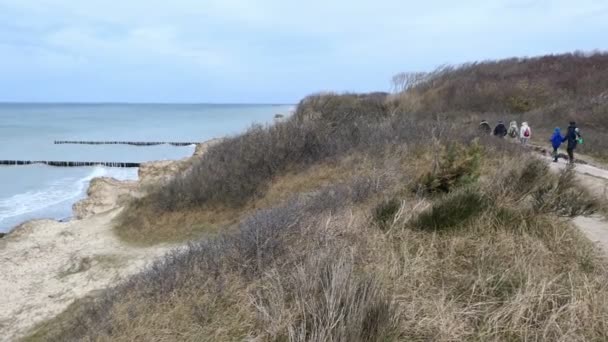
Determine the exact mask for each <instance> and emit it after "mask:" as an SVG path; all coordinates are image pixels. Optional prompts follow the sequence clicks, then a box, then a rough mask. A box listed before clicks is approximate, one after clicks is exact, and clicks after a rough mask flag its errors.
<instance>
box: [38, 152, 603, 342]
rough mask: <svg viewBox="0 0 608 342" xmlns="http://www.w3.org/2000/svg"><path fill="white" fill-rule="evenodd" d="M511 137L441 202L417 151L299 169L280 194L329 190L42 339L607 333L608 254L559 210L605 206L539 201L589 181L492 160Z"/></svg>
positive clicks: (245, 226) (68, 318)
mask: <svg viewBox="0 0 608 342" xmlns="http://www.w3.org/2000/svg"><path fill="white" fill-rule="evenodd" d="M471 148H472V149H475V148H479V147H476V146H472V147H471ZM503 148H504V149H510V148H512V147H509V146H507V147H503V146H501V145H497V146H496V147H493V146H491V145H488V146H486V147H485V148H483V149H482V150H481V152H480V153H481V155H480V158H481V159H480V161H479V162H480V165H479V170H480V171H479V172H480V175H479V178H477V179H476V180H475V181H474V182H473V183H465V184H460V185H457V186H455V188H454V189H453V190H452V191H450V192H449V193H448V194H446V195H432V196H431V197H427V198H422V197H419V196H418V195H417V194H415V193H412V192H411V191H410V190H409V189H411V188H412V187H413V186H414V184H412V183H415V182H417V181H418V179H420V177H421V176H422V175H423V174H424V173H425V172H426V171H425V170H424V169H423V168H422V167H420V168H419V169H417V170H409V171H408V172H404V173H405V174H410V176H411V177H405V178H404V177H401V175H400V174H399V172H398V170H399V169H400V167H401V165H407V158H408V157H409V156H410V155H411V154H412V153H413V151H410V152H412V153H403V154H397V156H401V157H400V158H403V159H404V160H398V161H393V160H391V161H390V162H388V161H387V164H386V165H390V166H391V167H384V166H385V165H383V164H382V163H379V162H378V159H370V161H371V160H373V161H374V162H373V163H368V164H366V166H365V168H369V167H370V165H375V166H376V170H378V168H379V167H380V166H381V165H383V167H382V168H381V170H382V171H383V172H382V174H381V175H378V174H377V173H371V174H375V178H374V177H372V178H370V177H369V175H370V174H368V177H367V178H366V177H363V178H360V177H357V176H355V177H353V178H351V180H348V181H342V182H341V183H339V184H337V185H332V184H329V183H332V182H335V178H334V176H331V175H334V174H335V173H339V174H341V172H336V171H331V170H343V167H339V164H343V166H350V165H352V164H349V162H350V160H349V159H343V160H342V161H341V162H340V163H337V164H333V165H330V166H329V167H328V168H323V167H320V166H317V167H315V168H317V171H316V172H313V171H312V170H313V169H309V170H307V171H306V172H307V173H304V174H295V173H292V172H290V173H288V174H291V175H292V177H293V178H292V179H293V183H290V184H292V185H288V184H287V182H286V181H287V180H288V179H289V178H285V179H284V180H282V181H277V182H276V185H275V186H277V191H279V190H280V191H281V193H282V192H283V191H284V190H285V189H290V190H293V191H295V190H296V189H297V190H300V189H302V190H305V191H308V190H309V186H308V185H306V184H308V182H309V181H307V180H306V179H308V177H313V176H314V175H316V174H319V175H321V176H322V177H321V178H323V179H324V180H323V182H322V184H326V185H322V186H321V188H320V189H319V190H318V191H314V192H308V194H307V195H303V196H296V197H292V198H291V199H287V200H282V201H281V203H283V204H281V205H279V206H278V207H275V208H273V209H268V210H256V211H253V212H252V213H251V215H250V216H249V217H248V218H245V219H244V220H242V222H241V223H240V224H239V225H238V228H237V229H236V230H234V231H233V232H229V233H226V232H224V233H221V234H219V235H218V236H216V237H214V238H209V239H203V240H200V241H199V242H195V243H192V244H190V246H189V247H188V248H187V249H186V250H182V251H180V252H175V253H173V254H171V255H169V256H168V257H167V258H166V259H164V260H162V261H161V262H159V263H158V264H156V265H155V266H153V267H152V268H151V269H149V270H148V271H146V272H144V273H142V274H141V275H138V276H136V277H134V278H132V279H131V280H129V281H128V282H127V283H126V284H124V285H120V286H119V287H117V288H115V289H111V290H109V291H106V292H105V293H104V294H102V295H101V296H99V297H97V298H96V299H95V300H94V301H89V302H87V303H84V304H82V305H76V306H74V307H72V308H71V309H70V310H68V311H66V313H64V314H63V315H62V316H60V317H58V318H57V319H56V320H55V321H54V322H51V323H48V324H46V325H43V326H41V327H40V328H39V329H38V331H37V332H36V334H35V335H33V337H32V338H31V339H30V340H34V341H36V340H45V341H72V340H73V341H76V340H82V339H86V340H91V341H130V340H156V341H171V340H184V341H212V340H213V341H232V340H243V339H246V340H257V341H312V340H314V341H391V340H435V341H455V340H464V341H467V340H469V341H480V340H483V341H503V340H522V339H533V340H546V341H577V340H581V341H582V340H604V339H606V338H608V335H607V334H606V332H607V331H608V288H607V285H606V284H608V276H607V274H608V273H606V269H605V264H604V261H603V260H601V259H600V258H599V257H598V253H597V252H596V251H595V250H594V248H593V246H592V245H591V243H589V242H588V241H587V240H585V239H584V238H583V237H582V236H581V235H580V233H579V232H578V231H577V230H575V229H574V228H572V227H571V226H570V225H568V223H567V222H566V221H563V220H561V219H559V218H558V216H557V215H564V214H566V213H572V210H573V209H575V208H586V210H589V209H593V208H592V207H590V206H589V203H588V201H587V199H586V198H584V197H570V196H568V197H567V198H568V201H567V202H563V201H561V200H560V199H559V198H560V196H553V195H551V194H548V193H547V194H546V195H544V196H542V198H543V200H542V201H541V202H542V203H541V202H539V197H538V196H537V195H538V192H539V191H545V190H546V189H550V192H551V191H553V192H555V193H556V194H558V193H559V194H567V193H569V192H570V191H575V190H576V191H578V190H579V189H578V188H577V185H576V184H575V183H573V182H572V181H571V180H572V174H569V173H564V174H562V175H553V174H551V173H550V172H549V170H548V169H547V168H546V167H545V166H544V164H542V163H539V162H538V161H536V160H535V159H532V158H531V159H529V160H527V159H524V160H523V161H524V163H513V160H515V159H516V160H521V156H518V155H517V154H516V153H510V152H508V150H505V157H500V158H489V157H490V156H495V155H496V153H498V150H499V149H503ZM425 151H426V152H423V151H421V150H418V151H417V153H418V154H419V155H421V156H422V155H425V157H424V158H422V159H423V160H424V159H427V158H430V159H431V160H432V159H433V157H432V156H431V153H432V149H430V148H426V150H425ZM514 152H517V151H514ZM352 160H359V159H357V158H354V159H352ZM416 168H418V167H416ZM320 170H324V171H323V172H321V171H320ZM303 184H304V185H303ZM328 184H329V185H328ZM530 184H533V185H532V186H530ZM317 185H318V184H315V185H314V186H317ZM524 185H528V186H524ZM268 193H269V194H272V193H273V191H272V190H271V191H269V192H268ZM459 193H462V194H479V195H480V196H482V197H484V198H485V201H487V203H488V205H484V206H478V205H476V204H475V203H472V202H471V203H469V202H463V201H456V202H454V201H452V202H450V200H451V199H453V198H455V197H456V198H457V197H458V194H459ZM385 198H396V199H397V202H398V203H400V205H399V206H398V208H397V210H391V211H390V215H389V216H390V217H389V218H387V219H386V220H384V225H385V226H384V227H383V229H379V228H382V227H379V225H378V224H377V222H376V221H375V218H374V217H375V215H374V212H375V210H374V208H376V206H377V204H379V203H381V202H383V201H384V199H385ZM541 204H542V205H541ZM463 205H464V206H466V205H470V206H471V208H473V209H474V210H475V215H469V216H468V217H467V219H466V220H457V222H456V221H452V220H446V221H444V222H442V224H443V226H442V227H441V229H432V230H427V229H423V227H421V226H420V225H419V223H418V222H419V220H420V218H421V217H423V216H424V215H434V214H433V212H434V211H436V210H437V208H438V207H444V209H445V210H446V211H447V212H451V210H452V209H453V207H458V208H461V207H462V206H463ZM461 209H462V208H461ZM461 209H460V210H461ZM576 210H578V209H576ZM441 215H443V211H442V213H441ZM450 219H451V218H450ZM450 222H451V223H450Z"/></svg>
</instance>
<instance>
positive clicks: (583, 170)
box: [549, 158, 608, 256]
mask: <svg viewBox="0 0 608 342" xmlns="http://www.w3.org/2000/svg"><path fill="white" fill-rule="evenodd" d="M549 159H550V158H549ZM549 165H550V167H551V169H552V170H555V171H559V170H563V169H564V168H565V167H566V166H567V163H566V162H565V161H563V160H560V162H558V163H553V162H551V163H550V164H549ZM574 170H575V171H576V175H577V178H578V180H579V181H580V183H581V184H582V185H583V186H585V188H587V189H588V190H589V192H591V193H592V194H593V195H595V196H597V197H598V198H601V199H603V200H605V201H608V170H605V169H602V168H599V167H595V166H591V165H584V164H577V165H576V166H575V168H574ZM573 223H574V225H575V226H576V227H578V228H579V229H580V230H581V231H582V232H583V233H584V234H585V235H586V236H587V238H589V240H591V241H593V242H594V243H596V244H597V245H598V246H599V247H600V249H601V250H602V251H603V252H604V254H605V255H606V256H608V220H606V218H604V217H603V216H601V215H593V216H579V217H577V218H575V219H574V220H573Z"/></svg>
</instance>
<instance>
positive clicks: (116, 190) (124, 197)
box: [72, 177, 140, 220]
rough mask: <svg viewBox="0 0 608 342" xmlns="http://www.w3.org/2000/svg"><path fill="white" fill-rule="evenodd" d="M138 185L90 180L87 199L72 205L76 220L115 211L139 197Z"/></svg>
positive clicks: (127, 182) (103, 178) (130, 182)
mask: <svg viewBox="0 0 608 342" xmlns="http://www.w3.org/2000/svg"><path fill="white" fill-rule="evenodd" d="M138 190H139V185H138V183H137V182H136V181H118V180H116V179H113V178H107V177H102V178H95V179H93V180H91V184H90V185H89V189H88V191H87V198H85V199H83V200H82V201H79V202H77V203H75V204H74V206H73V207H72V211H73V212H74V217H75V218H76V219H78V220H81V219H85V218H89V217H91V216H94V215H97V214H101V213H104V212H107V211H110V210H112V209H116V208H118V207H120V206H123V205H124V204H126V203H127V201H129V199H131V198H133V197H136V196H139V195H140V193H139V191H138Z"/></svg>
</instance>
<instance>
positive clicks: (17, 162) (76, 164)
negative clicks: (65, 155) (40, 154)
mask: <svg viewBox="0 0 608 342" xmlns="http://www.w3.org/2000/svg"><path fill="white" fill-rule="evenodd" d="M32 164H43V165H48V166H56V167H83V166H105V167H139V166H140V163H130V162H127V163H123V162H79V161H48V160H0V165H8V166H17V165H32Z"/></svg>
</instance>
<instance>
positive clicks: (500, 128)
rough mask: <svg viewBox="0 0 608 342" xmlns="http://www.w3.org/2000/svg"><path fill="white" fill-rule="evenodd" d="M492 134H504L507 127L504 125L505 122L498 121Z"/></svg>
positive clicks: (500, 135) (501, 135)
mask: <svg viewBox="0 0 608 342" xmlns="http://www.w3.org/2000/svg"><path fill="white" fill-rule="evenodd" d="M494 135H495V136H497V137H501V138H502V137H504V136H506V135H507V127H506V126H505V124H503V123H499V124H498V125H496V128H494Z"/></svg>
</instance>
